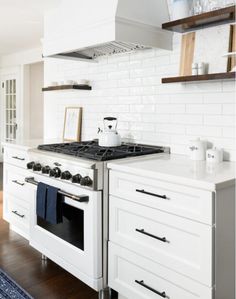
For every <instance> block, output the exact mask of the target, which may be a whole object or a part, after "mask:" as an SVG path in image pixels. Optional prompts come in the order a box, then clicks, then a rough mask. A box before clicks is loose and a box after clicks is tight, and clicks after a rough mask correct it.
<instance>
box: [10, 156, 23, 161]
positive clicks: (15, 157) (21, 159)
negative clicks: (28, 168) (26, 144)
mask: <svg viewBox="0 0 236 299" xmlns="http://www.w3.org/2000/svg"><path fill="white" fill-rule="evenodd" d="M12 159H16V160H20V161H25V158H19V157H17V156H13V157H12Z"/></svg>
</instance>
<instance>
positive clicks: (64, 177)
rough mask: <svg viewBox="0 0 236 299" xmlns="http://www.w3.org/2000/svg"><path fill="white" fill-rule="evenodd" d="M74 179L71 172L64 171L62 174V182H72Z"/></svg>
mask: <svg viewBox="0 0 236 299" xmlns="http://www.w3.org/2000/svg"><path fill="white" fill-rule="evenodd" d="M71 178H72V175H71V173H70V172H69V171H63V172H62V174H61V179H62V180H70V179H71Z"/></svg>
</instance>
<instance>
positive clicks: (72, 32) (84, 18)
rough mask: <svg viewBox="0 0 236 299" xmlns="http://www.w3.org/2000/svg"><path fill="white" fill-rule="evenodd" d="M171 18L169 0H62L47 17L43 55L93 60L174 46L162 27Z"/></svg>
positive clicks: (168, 33) (169, 48)
mask: <svg viewBox="0 0 236 299" xmlns="http://www.w3.org/2000/svg"><path fill="white" fill-rule="evenodd" d="M76 7H77V8H78V10H76ZM91 7H92V8H93V9H92V11H91ZM168 20H169V12H168V6H167V1H166V0H158V1H157V0H99V1H97V0H62V3H61V5H60V7H59V8H57V9H56V10H55V11H53V12H50V13H48V14H47V15H46V17H45V37H44V42H43V45H44V49H43V55H44V57H45V56H46V57H55V58H62V59H73V60H86V61H93V60H96V59H97V58H99V57H101V56H106V55H114V54H121V53H127V52H132V51H137V50H143V49H151V48H162V49H168V50H171V49H172V33H170V32H167V31H163V30H162V29H161V24H162V23H163V22H166V21H168Z"/></svg>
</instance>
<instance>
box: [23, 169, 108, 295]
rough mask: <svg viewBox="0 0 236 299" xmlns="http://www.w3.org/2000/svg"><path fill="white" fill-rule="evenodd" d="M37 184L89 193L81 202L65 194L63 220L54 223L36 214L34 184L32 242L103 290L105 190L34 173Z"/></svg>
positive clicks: (77, 194) (33, 187) (31, 218)
mask: <svg viewBox="0 0 236 299" xmlns="http://www.w3.org/2000/svg"><path fill="white" fill-rule="evenodd" d="M33 181H34V183H37V182H43V183H45V184H48V185H51V186H54V187H57V188H59V189H60V190H62V191H65V192H68V193H70V194H73V195H76V196H81V195H86V196H88V202H79V201H76V200H75V199H73V198H70V197H67V196H65V197H64V198H65V200H64V203H63V223H60V224H56V225H52V224H49V223H47V222H46V221H44V220H42V219H41V218H39V217H37V215H36V191H37V186H36V185H33V184H32V183H30V182H28V184H29V185H31V188H32V192H31V207H30V245H31V246H33V247H34V248H36V249H37V250H38V251H40V252H41V253H42V254H44V255H45V256H47V257H48V258H49V259H51V260H52V261H54V262H55V263H57V264H59V265H60V266H61V267H62V268H64V269H66V270H67V271H68V272H70V273H71V274H73V275H74V276H76V277H77V278H78V279H80V280H82V281H83V282H84V283H86V284H87V285H89V286H90V287H91V288H93V289H95V290H96V291H99V290H101V289H103V286H104V285H103V271H102V192H101V191H91V190H87V189H83V188H81V187H79V186H74V185H71V184H67V183H65V182H63V181H57V180H54V179H51V178H49V177H46V176H43V175H39V174H34V178H33Z"/></svg>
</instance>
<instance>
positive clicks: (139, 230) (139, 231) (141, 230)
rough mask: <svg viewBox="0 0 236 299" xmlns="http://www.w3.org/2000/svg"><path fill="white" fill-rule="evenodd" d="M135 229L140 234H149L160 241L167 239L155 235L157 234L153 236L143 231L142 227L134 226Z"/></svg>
mask: <svg viewBox="0 0 236 299" xmlns="http://www.w3.org/2000/svg"><path fill="white" fill-rule="evenodd" d="M135 230H136V232H138V233H140V234H144V235H146V236H149V237H151V238H154V239H157V240H159V241H161V242H167V240H166V238H165V237H163V238H160V237H157V236H155V235H152V234H149V233H147V232H145V230H144V229H138V228H136V229H135Z"/></svg>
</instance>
